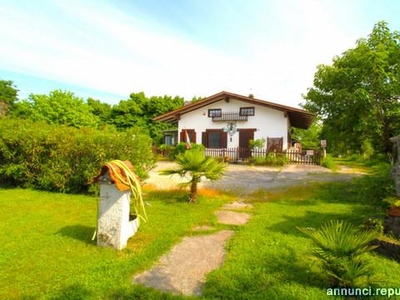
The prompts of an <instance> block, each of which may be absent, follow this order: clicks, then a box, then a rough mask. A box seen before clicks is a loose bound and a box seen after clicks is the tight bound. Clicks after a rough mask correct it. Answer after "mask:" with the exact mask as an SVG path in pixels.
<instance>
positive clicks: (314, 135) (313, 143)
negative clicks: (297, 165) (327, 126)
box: [292, 120, 322, 149]
mask: <svg viewBox="0 0 400 300" xmlns="http://www.w3.org/2000/svg"><path fill="white" fill-rule="evenodd" d="M321 129H322V124H321V122H320V121H318V120H317V121H315V122H314V123H312V124H311V126H310V128H308V129H300V128H295V127H293V128H292V139H293V140H296V141H298V142H300V143H301V146H302V147H303V148H304V149H315V148H319V147H320V140H321Z"/></svg>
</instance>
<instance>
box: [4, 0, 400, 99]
mask: <svg viewBox="0 0 400 300" xmlns="http://www.w3.org/2000/svg"><path fill="white" fill-rule="evenodd" d="M399 15H400V1H398V0H332V1H330V0H163V1H162V0H159V1H155V0H113V1H112V0H103V1H102V0H97V1H96V0H85V1H81V0H68V1H65V0H0V16H1V17H0V41H1V46H0V79H4V80H13V81H14V84H15V85H16V87H17V88H18V89H19V90H20V92H19V98H20V99H26V98H27V97H28V95H29V94H30V93H34V94H42V93H44V94H47V93H49V92H50V91H52V90H54V89H63V90H69V91H72V92H74V93H75V94H76V95H77V96H80V97H82V98H84V99H86V98H88V97H93V98H96V99H99V100H101V101H102V102H107V103H110V104H117V103H118V102H119V100H122V99H127V98H128V97H129V94H130V93H132V92H135V93H136V92H141V91H143V92H145V94H146V95H147V96H153V95H171V96H175V95H179V96H183V97H185V99H187V100H190V99H191V98H192V97H193V96H210V95H212V94H215V93H218V92H220V91H222V90H225V91H229V92H233V93H238V94H241V95H248V94H249V93H253V94H254V95H255V97H257V98H259V99H264V100H269V101H272V102H276V103H280V104H285V105H290V106H297V105H298V104H299V103H303V102H304V101H303V100H302V97H301V94H304V93H306V92H307V88H309V87H311V86H312V82H313V78H314V73H315V71H316V67H317V65H318V64H330V63H331V62H332V58H333V57H334V56H336V55H340V54H341V53H342V52H344V51H346V50H347V49H349V48H351V47H354V45H355V42H356V40H357V39H359V38H362V37H367V35H368V34H369V33H370V32H371V31H372V28H373V25H374V24H375V23H377V22H378V21H381V20H385V21H387V22H388V24H389V28H390V29H391V30H392V31H394V30H398V31H400V18H399Z"/></svg>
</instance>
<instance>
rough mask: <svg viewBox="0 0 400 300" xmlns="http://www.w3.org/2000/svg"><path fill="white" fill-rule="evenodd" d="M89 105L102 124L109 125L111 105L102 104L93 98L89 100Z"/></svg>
mask: <svg viewBox="0 0 400 300" xmlns="http://www.w3.org/2000/svg"><path fill="white" fill-rule="evenodd" d="M86 102H87V104H88V105H89V108H90V111H91V112H92V114H94V115H95V116H98V117H99V119H100V121H101V122H102V123H104V124H105V123H108V122H109V120H110V115H111V105H110V104H108V103H102V102H100V100H96V99H93V98H88V99H87V101H86Z"/></svg>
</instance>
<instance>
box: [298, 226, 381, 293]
mask: <svg viewBox="0 0 400 300" xmlns="http://www.w3.org/2000/svg"><path fill="white" fill-rule="evenodd" d="M298 229H299V230H300V231H301V232H302V233H304V234H305V235H307V236H308V237H309V238H311V239H312V240H313V242H314V243H315V245H316V247H314V248H313V249H312V250H311V252H310V254H311V255H310V256H311V259H313V260H315V261H317V262H319V263H320V264H321V268H322V269H323V270H324V271H325V272H326V273H327V274H328V275H329V276H330V277H331V279H332V284H333V286H342V287H355V286H360V285H362V284H366V283H369V281H370V277H371V276H372V275H373V271H372V269H371V268H370V266H369V265H368V263H367V262H366V261H365V260H364V259H363V254H364V253H366V252H369V251H371V250H373V249H375V248H377V247H378V246H376V245H371V242H372V241H373V240H375V239H376V238H377V237H379V235H380V234H379V233H378V232H375V231H365V230H363V231H361V230H357V228H356V227H354V226H353V225H352V224H350V223H347V222H344V221H335V220H331V221H329V222H328V223H326V224H325V225H323V226H322V227H321V228H320V229H318V230H316V229H314V228H298Z"/></svg>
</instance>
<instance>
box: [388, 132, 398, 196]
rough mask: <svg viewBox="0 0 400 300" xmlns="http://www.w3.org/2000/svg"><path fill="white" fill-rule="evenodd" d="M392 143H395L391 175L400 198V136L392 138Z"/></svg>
mask: <svg viewBox="0 0 400 300" xmlns="http://www.w3.org/2000/svg"><path fill="white" fill-rule="evenodd" d="M390 141H391V142H393V143H394V145H393V153H392V155H393V167H392V170H391V175H392V178H393V180H394V182H395V185H396V195H397V196H398V197H400V135H398V136H395V137H393V138H391V139H390Z"/></svg>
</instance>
